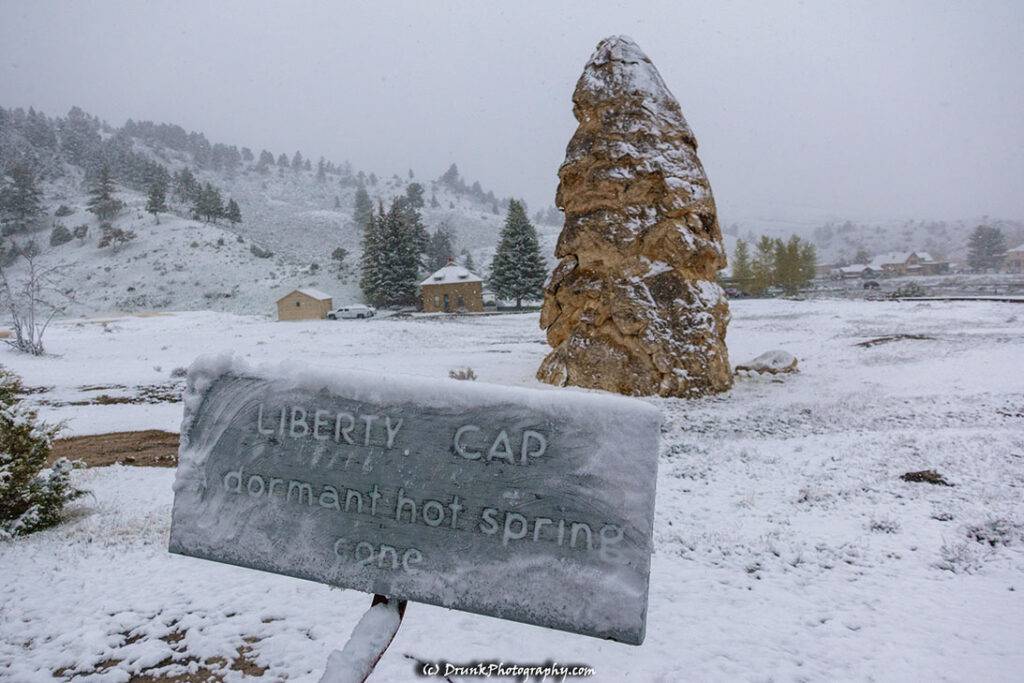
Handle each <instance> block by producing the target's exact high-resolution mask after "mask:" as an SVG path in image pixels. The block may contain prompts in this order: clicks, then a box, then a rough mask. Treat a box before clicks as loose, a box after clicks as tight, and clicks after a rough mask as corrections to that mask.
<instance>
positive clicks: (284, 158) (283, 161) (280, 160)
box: [277, 152, 288, 168]
mask: <svg viewBox="0 0 1024 683" xmlns="http://www.w3.org/2000/svg"><path fill="white" fill-rule="evenodd" d="M277 165H278V166H280V167H281V168H287V167H288V155H287V154H285V153H284V152H281V155H280V156H279V157H277Z"/></svg>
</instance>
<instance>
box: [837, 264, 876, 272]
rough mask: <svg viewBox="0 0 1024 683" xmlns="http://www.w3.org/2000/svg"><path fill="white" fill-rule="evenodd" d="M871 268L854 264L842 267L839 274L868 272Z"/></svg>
mask: <svg viewBox="0 0 1024 683" xmlns="http://www.w3.org/2000/svg"><path fill="white" fill-rule="evenodd" d="M869 268H871V266H869V265H867V264H864V263H855V264H853V265H852V266H842V267H841V268H840V269H839V272H840V273H863V272H864V271H865V270H868V269H869Z"/></svg>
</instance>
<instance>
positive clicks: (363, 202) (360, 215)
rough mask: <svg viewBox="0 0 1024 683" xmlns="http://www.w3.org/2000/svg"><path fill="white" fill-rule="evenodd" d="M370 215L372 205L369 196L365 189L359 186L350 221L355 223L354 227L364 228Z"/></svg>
mask: <svg viewBox="0 0 1024 683" xmlns="http://www.w3.org/2000/svg"><path fill="white" fill-rule="evenodd" d="M372 214H373V203H372V202H371V201H370V195H369V194H367V192H366V188H365V187H363V185H362V184H360V185H359V187H357V188H356V205H355V209H354V210H353V211H352V220H353V221H355V224H356V227H358V228H365V227H366V226H367V224H368V223H369V221H370V217H371V215H372Z"/></svg>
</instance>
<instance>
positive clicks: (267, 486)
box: [170, 356, 661, 645]
mask: <svg viewBox="0 0 1024 683" xmlns="http://www.w3.org/2000/svg"><path fill="white" fill-rule="evenodd" d="M660 422H661V418H660V414H659V412H658V411H657V409H655V408H654V407H653V406H651V405H649V404H647V403H645V402H642V401H638V400H634V399H627V398H622V397H617V396H610V395H603V394H593V393H584V392H579V391H571V390H560V391H556V390H535V389H523V388H514V387H499V386H491V385H485V384H477V383H474V382H465V381H463V382H459V381H455V380H447V379H446V380H435V379H425V378H416V377H400V376H384V375H381V374H377V373H360V372H327V371H320V370H317V369H313V368H310V367H306V366H296V365H282V366H280V367H278V368H259V369H256V368H251V367H249V366H247V365H245V364H244V363H243V362H241V361H239V360H237V359H232V358H231V357H225V356H221V357H204V358H201V359H200V360H198V361H197V362H196V363H195V364H194V365H193V367H192V369H191V371H190V374H189V379H188V386H187V389H186V394H185V417H184V422H183V424H182V434H181V451H180V458H179V464H178V472H177V478H176V480H175V487H174V488H175V499H174V510H173V519H172V525H171V538H170V550H171V552H174V553H179V554H182V555H190V556H193V557H200V558H205V559H209V560H215V561H218V562H226V563H229V564H235V565H239V566H242V567H249V568H252V569H259V570H262V571H268V572H274V573H277V574H285V575H288V576H293V577H297V578H302V579H307V580H311V581H318V582H321V583H326V584H330V585H333V586H340V587H344V588H352V589H355V590H361V591H366V592H368V593H375V594H379V595H383V596H388V598H393V599H397V600H415V601H419V602H425V603H429V604H433V605H440V606H444V607H449V608H452V609H459V610H465V611H469V612H475V613H478V614H484V615H490V616H495V617H498V618H502V619H510V620H514V621H520V622H525V623H528V624H536V625H539V626H545V627H548V628H555V629H560V630H564V631H571V632H573V633H580V634H584V635H589V636H595V637H598V638H609V639H612V640H617V641H620V642H624V643H630V644H634V645H637V644H640V643H641V642H643V639H644V629H645V622H646V614H647V592H648V575H649V572H650V557H651V547H652V533H653V519H654V491H655V480H656V475H657V454H658V453H657V451H658V438H659V428H660Z"/></svg>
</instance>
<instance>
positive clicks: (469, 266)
mask: <svg viewBox="0 0 1024 683" xmlns="http://www.w3.org/2000/svg"><path fill="white" fill-rule="evenodd" d="M462 267H463V268H465V269H466V270H468V271H469V272H471V273H475V272H476V264H475V263H474V262H473V255H472V254H471V253H469V250H468V249H463V250H462Z"/></svg>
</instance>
